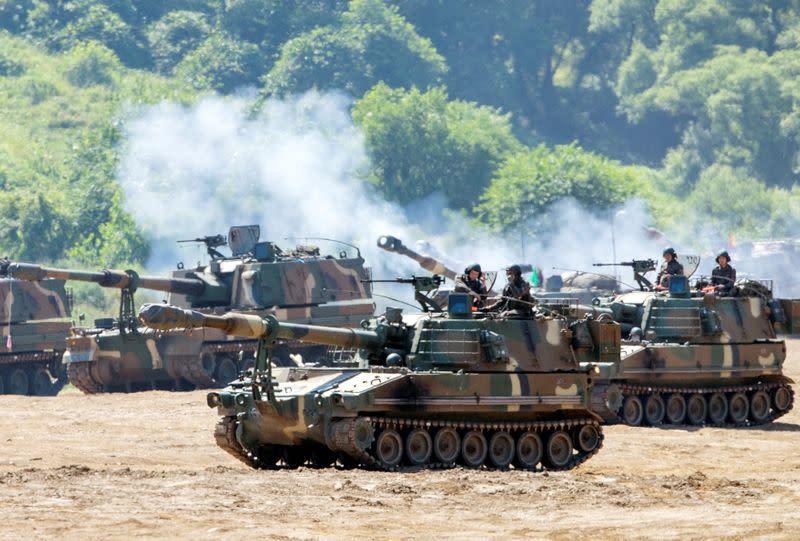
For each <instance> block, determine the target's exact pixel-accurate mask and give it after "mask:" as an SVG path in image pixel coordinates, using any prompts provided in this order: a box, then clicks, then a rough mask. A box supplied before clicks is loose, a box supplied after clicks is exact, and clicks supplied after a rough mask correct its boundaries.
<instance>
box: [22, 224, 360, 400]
mask: <svg viewBox="0 0 800 541" xmlns="http://www.w3.org/2000/svg"><path fill="white" fill-rule="evenodd" d="M259 235H260V228H259V227H258V226H256V225H250V226H234V227H231V228H230V230H229V232H228V235H227V237H226V236H223V235H213V236H206V237H200V238H197V239H193V240H191V241H185V242H200V243H203V244H205V245H206V248H207V251H208V254H209V256H210V258H211V260H210V261H209V263H208V264H207V265H199V264H198V266H196V267H193V268H184V266H183V264H179V265H178V268H177V270H175V271H173V273H172V276H168V277H161V276H140V275H138V274H137V273H136V272H134V271H116V270H102V271H96V272H92V271H83V270H66V269H53V268H45V267H40V266H37V265H28V264H15V265H11V266H10V272H11V273H13V274H14V275H15V276H17V277H21V278H25V279H26V280H33V281H36V280H40V279H41V278H44V277H47V276H53V277H56V276H57V277H60V278H62V279H69V280H79V281H86V282H93V283H96V284H97V285H98V286H100V287H109V288H116V289H120V292H121V297H120V310H119V317H118V318H116V319H114V318H104V319H101V320H97V321H96V322H95V326H94V328H80V329H74V332H73V334H72V336H70V337H69V338H68V339H67V350H66V352H65V354H64V363H65V364H66V366H67V372H68V374H69V380H70V382H71V383H73V384H74V385H75V386H76V387H78V388H79V389H81V390H82V391H84V392H86V393H97V392H116V391H135V390H147V389H153V388H158V389H176V390H184V389H192V388H195V387H221V386H223V385H224V384H226V383H227V382H229V381H231V380H232V379H234V378H235V377H236V375H237V374H238V373H239V372H240V371H242V370H243V369H245V368H246V367H247V366H248V365H249V364H251V363H252V362H253V361H254V357H255V351H256V347H257V345H258V341H257V340H254V339H253V340H250V339H243V338H239V337H233V336H228V335H226V334H224V333H222V332H219V331H217V330H215V329H201V330H198V331H196V332H194V333H183V332H173V333H161V334H159V335H158V336H156V335H155V334H154V333H152V332H149V331H147V329H140V328H139V326H138V320H137V319H136V313H135V310H134V300H133V296H134V293H135V292H136V291H137V290H139V289H151V290H157V291H164V292H167V293H168V294H169V302H171V303H173V304H177V305H180V306H183V307H188V308H195V309H198V310H201V311H206V312H210V313H223V312H226V311H228V310H237V311H243V312H247V313H254V314H258V315H267V314H275V315H278V316H279V317H280V318H281V319H283V320H288V321H295V322H304V323H309V322H314V323H320V324H325V325H330V326H343V327H352V326H357V325H358V324H359V322H360V321H361V320H362V319H363V318H365V317H369V316H371V315H372V314H373V312H374V309H375V305H374V303H373V301H372V298H371V289H370V287H369V284H368V283H367V282H365V281H366V280H368V279H369V277H370V276H369V269H368V268H366V267H365V266H364V259H363V258H362V257H361V255H360V253H358V250H357V248H356V249H355V251H356V255H355V256H353V255H352V251H350V252H348V250H346V249H345V250H342V251H340V252H339V253H338V256H332V255H325V254H321V253H320V249H319V248H318V247H316V246H310V245H300V246H297V247H296V248H295V249H293V250H282V249H281V248H279V247H278V246H277V245H276V244H274V243H272V242H267V241H259ZM182 242H183V241H182ZM226 245H227V246H229V248H230V251H231V254H230V255H228V256H225V255H223V254H222V253H221V252H220V251H219V249H218V248H220V247H221V246H226ZM275 358H276V360H277V359H279V360H280V361H281V362H283V363H300V362H303V363H313V362H330V361H331V359H332V356H331V355H330V352H329V351H328V348H326V347H323V346H317V345H314V344H310V345H306V344H302V343H298V342H289V341H284V342H283V343H282V344H280V347H277V348H276V350H275ZM347 358H348V359H349V355H348V356H347Z"/></svg>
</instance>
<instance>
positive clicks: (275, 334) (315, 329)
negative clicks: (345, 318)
mask: <svg viewBox="0 0 800 541" xmlns="http://www.w3.org/2000/svg"><path fill="white" fill-rule="evenodd" d="M139 321H140V322H141V323H142V324H143V325H145V326H146V327H150V328H151V329H156V330H162V331H166V330H171V329H193V328H198V327H211V328H214V329H219V330H221V331H223V332H224V333H225V334H228V335H231V336H241V337H245V338H266V339H267V340H277V339H279V338H282V339H285V340H299V341H301V342H310V343H314V344H327V345H331V346H341V347H345V348H372V349H376V348H380V347H382V346H383V345H384V343H385V340H384V338H383V336H381V334H379V333H377V332H374V331H366V330H361V329H349V328H339V327H323V326H320V325H302V324H298V323H284V322H281V321H278V319H277V318H276V317H274V316H266V317H263V318H262V317H260V316H255V315H251V314H236V313H228V314H225V315H223V316H212V315H208V314H204V313H202V312H198V311H196V310H184V309H182V308H178V307H176V306H170V305H168V304H145V305H143V306H142V308H141V309H140V310H139Z"/></svg>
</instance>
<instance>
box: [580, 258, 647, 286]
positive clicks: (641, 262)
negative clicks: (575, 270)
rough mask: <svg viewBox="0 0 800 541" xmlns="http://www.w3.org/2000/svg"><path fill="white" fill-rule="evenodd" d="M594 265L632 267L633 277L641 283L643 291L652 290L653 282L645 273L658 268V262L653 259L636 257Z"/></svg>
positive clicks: (594, 265)
mask: <svg viewBox="0 0 800 541" xmlns="http://www.w3.org/2000/svg"><path fill="white" fill-rule="evenodd" d="M592 266H593V267H631V268H632V270H633V279H634V280H636V283H637V284H639V289H640V290H641V291H650V290H651V289H653V284H652V282H650V280H648V279H647V278H645V276H644V275H645V274H647V273H648V272H651V271H654V270H656V262H655V260H653V259H634V260H632V261H622V262H620V263H593V264H592Z"/></svg>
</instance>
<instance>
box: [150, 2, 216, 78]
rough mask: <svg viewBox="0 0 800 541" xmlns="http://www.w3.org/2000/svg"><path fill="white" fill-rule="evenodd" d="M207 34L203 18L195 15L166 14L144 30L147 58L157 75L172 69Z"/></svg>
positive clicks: (204, 17) (207, 27) (200, 15)
mask: <svg viewBox="0 0 800 541" xmlns="http://www.w3.org/2000/svg"><path fill="white" fill-rule="evenodd" d="M209 34H211V27H210V26H209V24H208V23H207V22H206V16H205V14H203V13H200V12H198V11H170V12H169V13H167V14H166V15H164V17H162V18H161V19H159V20H158V21H156V22H154V23H153V24H151V25H150V26H148V27H147V40H148V43H149V44H150V54H151V55H152V57H153V60H154V61H155V65H156V68H157V69H158V70H159V71H160V72H161V73H170V72H171V71H172V68H174V67H175V65H176V64H177V63H178V62H180V61H181V59H182V58H183V57H184V56H185V55H186V53H188V52H189V51H192V50H194V49H196V48H197V47H198V46H199V45H200V44H201V43H202V42H203V41H204V40H205V39H206V38H207V37H208V36H209Z"/></svg>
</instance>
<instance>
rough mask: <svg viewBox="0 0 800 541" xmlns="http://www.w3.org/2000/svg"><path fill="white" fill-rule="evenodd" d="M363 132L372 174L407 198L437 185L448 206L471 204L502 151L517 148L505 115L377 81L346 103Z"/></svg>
mask: <svg viewBox="0 0 800 541" xmlns="http://www.w3.org/2000/svg"><path fill="white" fill-rule="evenodd" d="M353 119H354V120H355V122H356V124H357V125H358V126H359V127H360V128H361V129H362V130H363V131H364V135H365V137H366V144H367V150H368V152H369V155H370V159H371V163H372V167H373V169H372V180H373V182H374V183H375V184H377V186H378V187H379V189H380V190H381V191H382V192H383V193H384V194H385V195H386V197H388V198H389V199H391V200H394V201H398V202H400V203H407V202H409V201H412V200H414V199H418V198H421V197H424V196H426V195H428V194H430V193H432V192H434V191H437V190H439V191H442V192H443V193H444V195H445V197H447V199H448V201H449V203H450V205H451V206H452V207H454V208H466V209H469V208H471V207H472V206H473V205H474V204H475V201H476V199H477V196H478V194H480V193H481V192H482V191H483V189H484V188H485V187H486V186H487V185H488V183H489V179H490V178H491V176H492V173H493V171H494V169H495V167H497V165H498V164H499V163H500V161H501V160H502V159H503V157H504V156H505V155H506V154H508V153H510V152H513V151H515V150H518V149H519V148H521V145H520V144H519V142H518V141H517V140H516V138H515V137H514V135H513V134H512V133H511V124H510V120H509V117H508V115H502V114H500V113H499V112H498V111H497V110H494V109H491V108H489V107H479V106H477V105H475V104H474V103H466V102H462V101H448V99H447V93H446V92H445V90H444V89H442V88H434V89H432V90H429V91H428V92H421V91H419V90H418V89H416V88H413V89H411V90H409V91H405V90H402V89H392V88H389V87H388V86H387V85H385V84H382V83H381V84H378V85H376V86H375V88H373V89H372V90H370V91H369V92H368V93H367V94H366V95H365V96H364V97H363V98H362V99H361V100H359V101H358V102H357V103H356V104H355V106H354V108H353Z"/></svg>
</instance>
